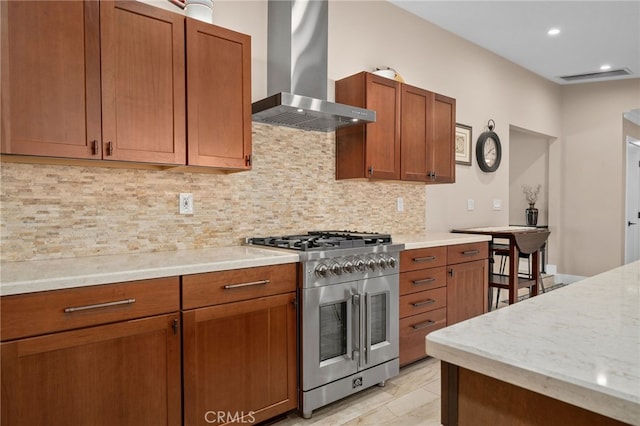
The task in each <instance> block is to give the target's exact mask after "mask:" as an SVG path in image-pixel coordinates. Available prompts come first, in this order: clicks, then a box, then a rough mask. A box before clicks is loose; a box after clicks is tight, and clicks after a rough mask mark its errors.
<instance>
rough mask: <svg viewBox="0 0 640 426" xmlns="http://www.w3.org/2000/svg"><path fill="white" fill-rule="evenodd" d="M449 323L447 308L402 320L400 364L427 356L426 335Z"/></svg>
mask: <svg viewBox="0 0 640 426" xmlns="http://www.w3.org/2000/svg"><path fill="white" fill-rule="evenodd" d="M445 325H447V308H440V309H435V310H433V311H429V312H426V313H424V314H419V315H414V316H412V317H409V318H404V319H401V320H400V365H404V364H407V363H409V362H413V361H416V360H418V359H420V358H424V357H425V356H427V352H426V349H425V347H426V341H425V337H426V336H427V334H429V333H431V332H432V331H435V330H438V329H440V328H443V327H444V326H445Z"/></svg>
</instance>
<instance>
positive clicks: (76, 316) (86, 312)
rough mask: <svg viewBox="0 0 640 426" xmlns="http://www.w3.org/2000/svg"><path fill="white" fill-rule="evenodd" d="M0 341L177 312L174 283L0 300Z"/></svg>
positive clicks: (120, 285)
mask: <svg viewBox="0 0 640 426" xmlns="http://www.w3.org/2000/svg"><path fill="white" fill-rule="evenodd" d="M0 309H1V318H2V325H1V330H2V340H3V341H5V340H12V339H17V338H22V337H27V336H36V335H40V334H46V333H52V332H56V331H63V330H71V329H76V328H81V327H87V326H92V325H98V324H106V323H110V322H116V321H123V320H129V319H134V318H142V317H146V316H150V315H157V314H164V313H170V312H176V311H178V310H179V309H180V279H179V278H178V277H171V278H159V279H152V280H141V281H131V282H127V283H118V284H105V285H97V286H89V287H78V288H72V289H64V290H54V291H46V292H39V293H29V294H19V295H14V296H4V297H2V298H0Z"/></svg>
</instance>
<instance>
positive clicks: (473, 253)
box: [462, 250, 480, 256]
mask: <svg viewBox="0 0 640 426" xmlns="http://www.w3.org/2000/svg"><path fill="white" fill-rule="evenodd" d="M476 254H480V250H465V251H463V252H462V255H463V256H473V255H476Z"/></svg>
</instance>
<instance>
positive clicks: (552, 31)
mask: <svg viewBox="0 0 640 426" xmlns="http://www.w3.org/2000/svg"><path fill="white" fill-rule="evenodd" d="M547 34H549V35H550V36H555V35H558V34H560V28H551V29H550V30H549V31H547Z"/></svg>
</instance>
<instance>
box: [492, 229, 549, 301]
mask: <svg viewBox="0 0 640 426" xmlns="http://www.w3.org/2000/svg"><path fill="white" fill-rule="evenodd" d="M549 234H550V232H549V231H539V232H527V233H522V234H517V235H516V236H515V246H516V247H515V249H516V250H515V251H516V253H517V256H518V260H519V259H527V261H528V266H529V267H528V273H527V274H520V273H519V271H518V269H517V267H518V263H519V262H512V261H511V260H510V252H511V248H510V246H509V245H508V244H499V243H496V244H492V245H491V251H492V254H493V255H494V256H501V260H500V269H499V273H498V274H491V277H490V279H489V288H490V289H493V288H497V289H498V295H497V298H496V305H495V306H496V308H497V307H498V304H499V302H500V290H501V289H506V290H508V291H509V292H510V294H511V292H514V294H515V297H514V298H512V297H510V299H513V300H517V291H518V290H519V289H521V288H529V294H530V296H535V295H537V294H538V286H537V285H536V284H537V282H539V283H540V287H541V289H542V292H545V288H544V283H543V282H542V274H541V273H540V259H539V253H540V249H541V248H543V247H544V245H545V244H546V242H547V239H548V237H549ZM492 259H493V256H492ZM507 261H509V265H510V269H511V268H515V269H514V270H515V273H516V276H517V280H516V285H515V287H516V288H513V289H512V288H510V287H509V275H508V274H505V273H504V272H505V267H506V264H507ZM494 262H495V260H494ZM532 263H533V267H532ZM509 273H511V270H510V271H509ZM536 278H537V279H536ZM492 293H493V292H490V298H491V299H492V297H493V296H492Z"/></svg>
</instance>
